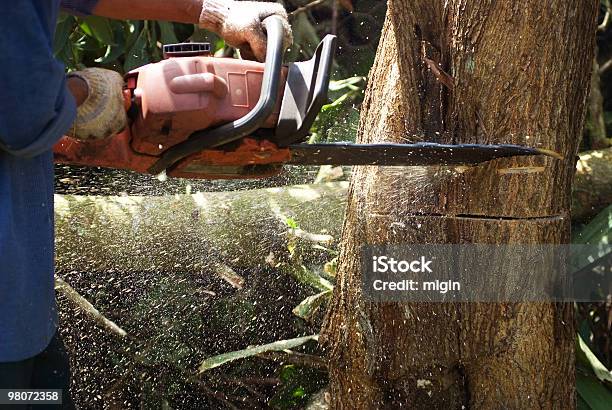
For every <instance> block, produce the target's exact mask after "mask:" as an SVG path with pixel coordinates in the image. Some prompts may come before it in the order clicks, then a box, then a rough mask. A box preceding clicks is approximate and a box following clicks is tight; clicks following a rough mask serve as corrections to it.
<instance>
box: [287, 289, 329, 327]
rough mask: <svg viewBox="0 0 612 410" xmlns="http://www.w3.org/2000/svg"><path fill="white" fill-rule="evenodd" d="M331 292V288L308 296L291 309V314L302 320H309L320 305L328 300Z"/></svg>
mask: <svg viewBox="0 0 612 410" xmlns="http://www.w3.org/2000/svg"><path fill="white" fill-rule="evenodd" d="M331 294H332V291H331V290H326V291H323V292H321V293H317V294H316V295H312V296H308V297H307V298H306V299H304V300H303V301H302V302H301V303H300V304H299V305H297V306H296V307H295V308H294V309H293V314H294V315H296V316H297V317H300V318H302V319H304V320H310V318H311V317H312V315H314V314H315V312H316V311H317V310H318V309H319V308H320V307H321V305H323V304H324V303H326V302H327V301H328V300H329V298H330V297H331Z"/></svg>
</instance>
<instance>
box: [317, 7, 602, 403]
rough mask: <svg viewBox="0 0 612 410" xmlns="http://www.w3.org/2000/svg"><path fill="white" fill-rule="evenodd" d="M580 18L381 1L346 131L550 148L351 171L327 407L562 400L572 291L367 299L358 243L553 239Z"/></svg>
mask: <svg viewBox="0 0 612 410" xmlns="http://www.w3.org/2000/svg"><path fill="white" fill-rule="evenodd" d="M595 17H596V2H590V1H577V2H542V1H536V0H528V1H525V2H521V3H517V2H483V1H477V0H450V1H441V0H417V1H410V2H409V1H405V0H390V1H389V8H388V11H387V18H386V21H385V24H384V27H383V33H382V37H381V41H380V45H379V49H378V52H377V56H376V59H375V63H374V66H373V68H372V71H371V75H370V80H369V85H368V89H367V91H366V96H365V101H364V106H363V111H362V121H361V123H360V127H359V136H358V140H359V141H360V142H363V143H370V142H381V141H390V142H402V141H406V140H409V141H424V140H427V141H432V140H433V141H435V142H445V143H451V142H452V143H460V142H461V143H468V142H474V143H514V144H523V145H532V146H537V147H541V148H547V149H550V150H553V151H556V152H557V153H560V154H561V155H563V156H564V158H565V159H564V160H554V159H549V158H542V157H538V158H510V159H500V160H495V161H491V162H489V163H486V164H484V165H482V166H478V167H474V168H469V169H467V170H465V171H464V172H447V171H444V172H442V171H441V170H438V169H435V168H403V169H402V168H384V167H378V168H377V167H358V168H356V169H355V171H354V173H353V179H352V182H351V185H350V188H349V198H348V207H347V215H346V219H345V224H344V230H343V238H342V246H341V253H340V258H339V267H338V276H337V285H336V289H335V291H334V297H333V300H332V303H331V306H330V310H329V312H328V315H327V318H326V321H325V324H324V327H323V337H322V342H323V343H324V344H325V345H326V346H327V347H328V351H329V358H330V381H331V385H330V393H331V397H332V401H333V403H332V407H333V408H337V409H373V408H403V407H407V408H418V409H429V408H449V409H460V408H477V409H489V408H500V407H503V408H511V409H525V408H572V407H574V403H575V398H574V391H575V389H574V354H573V341H574V326H573V316H572V315H573V314H572V306H571V305H569V304H553V303H538V304H535V303H516V304H509V303H499V304H484V303H468V304H433V303H386V304H373V303H370V302H368V301H366V300H365V299H364V297H363V295H362V292H361V261H360V249H361V247H362V246H363V245H364V244H402V243H407V244H409V243H455V244H460V243H500V244H501V243H523V244H541V243H549V244H558V243H563V242H566V241H567V240H568V239H569V226H570V225H569V221H570V219H569V216H570V215H569V209H570V189H571V180H572V175H573V173H574V163H575V159H574V158H575V155H576V153H577V147H578V142H579V136H580V135H581V132H582V125H583V120H584V111H585V102H586V97H587V93H588V88H589V79H590V78H589V77H590V76H589V74H590V72H591V64H592V61H593V60H592V59H593V50H594V39H595V24H596V21H595ZM428 60H429V61H433V62H435V63H436V64H438V67H439V68H440V70H441V71H442V72H443V73H444V72H445V73H448V74H449V75H448V76H447V77H445V78H444V81H443V82H442V81H439V80H438V78H440V73H439V72H438V73H437V74H438V75H436V73H434V72H432V71H431V70H430V69H428V67H430V66H431V64H429V63H428ZM434 71H438V70H434ZM436 77H437V78H436ZM443 84H446V85H443ZM524 280H525V281H526V282H527V283H528V282H529V278H528V277H525V278H524Z"/></svg>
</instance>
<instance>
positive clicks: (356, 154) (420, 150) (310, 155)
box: [288, 142, 546, 166]
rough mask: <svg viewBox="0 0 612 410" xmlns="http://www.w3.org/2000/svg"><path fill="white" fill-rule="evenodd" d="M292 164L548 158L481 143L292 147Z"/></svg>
mask: <svg viewBox="0 0 612 410" xmlns="http://www.w3.org/2000/svg"><path fill="white" fill-rule="evenodd" d="M289 150H290V152H291V160H289V162H288V163H289V164H291V165H388V166H394V165H395V166H418V165H475V164H479V163H482V162H486V161H490V160H493V159H497V158H504V157H513V156H525V155H542V154H544V155H546V153H545V152H543V151H540V150H538V149H537V148H530V147H524V146H520V145H510V144H505V145H482V144H458V145H450V144H436V143H430V142H423V143H415V144H392V143H389V144H351V143H331V144H295V145H291V146H289Z"/></svg>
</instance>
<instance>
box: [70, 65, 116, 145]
mask: <svg viewBox="0 0 612 410" xmlns="http://www.w3.org/2000/svg"><path fill="white" fill-rule="evenodd" d="M76 79H79V80H82V81H83V82H85V83H86V84H87V95H86V98H85V99H84V101H82V103H80V104H79V105H78V108H77V118H76V120H75V121H74V124H73V126H72V129H71V131H70V136H71V137H75V138H77V139H80V140H89V139H101V138H106V137H110V136H111V135H113V134H116V133H118V132H119V131H121V130H123V129H124V128H125V127H126V126H127V115H126V113H125V103H124V98H123V77H121V74H119V73H117V72H115V71H112V70H105V69H103V68H86V69H84V70H82V71H75V72H72V73H70V74H68V81H69V82H70V81H74V80H76ZM69 88H71V87H69ZM71 91H72V88H71ZM73 94H74V92H73ZM75 99H76V100H77V103H78V102H80V101H78V100H79V97H78V94H77V95H75Z"/></svg>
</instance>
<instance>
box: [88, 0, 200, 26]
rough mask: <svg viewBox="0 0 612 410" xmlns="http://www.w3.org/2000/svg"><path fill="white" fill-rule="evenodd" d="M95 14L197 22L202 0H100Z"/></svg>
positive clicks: (124, 18) (120, 17)
mask: <svg viewBox="0 0 612 410" xmlns="http://www.w3.org/2000/svg"><path fill="white" fill-rule="evenodd" d="M92 12H93V14H95V15H97V16H102V17H110V18H113V19H119V20H126V19H133V20H164V21H174V22H177V23H188V24H197V23H198V22H199V21H200V14H201V13H202V0H127V1H126V0H98V3H97V4H96V5H95V7H94V9H93V11H92Z"/></svg>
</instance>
